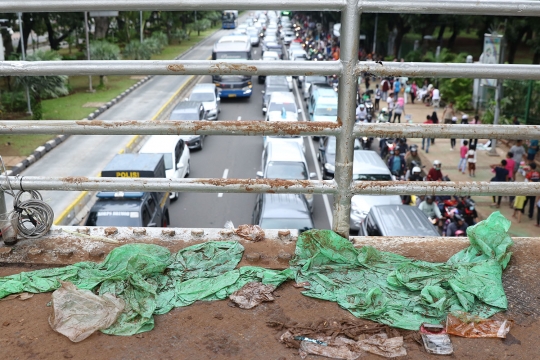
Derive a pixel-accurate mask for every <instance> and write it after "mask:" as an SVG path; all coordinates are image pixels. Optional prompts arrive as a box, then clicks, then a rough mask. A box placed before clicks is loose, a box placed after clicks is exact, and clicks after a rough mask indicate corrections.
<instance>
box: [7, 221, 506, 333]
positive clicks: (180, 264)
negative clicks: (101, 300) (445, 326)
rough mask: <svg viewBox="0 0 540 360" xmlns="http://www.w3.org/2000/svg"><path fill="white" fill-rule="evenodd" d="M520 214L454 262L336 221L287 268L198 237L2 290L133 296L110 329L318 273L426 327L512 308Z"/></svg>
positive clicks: (342, 296)
mask: <svg viewBox="0 0 540 360" xmlns="http://www.w3.org/2000/svg"><path fill="white" fill-rule="evenodd" d="M509 228H510V221H508V220H507V219H505V218H504V217H503V216H502V215H501V214H500V213H498V212H497V213H494V214H492V215H491V216H490V217H489V218H488V219H487V220H485V221H483V222H481V223H479V224H477V225H475V226H473V227H469V228H468V229H467V235H468V236H469V239H470V242H471V245H470V246H469V247H468V248H467V249H464V250H462V251H460V252H459V253H457V254H455V255H454V256H452V258H450V259H449V260H448V261H447V262H446V263H429V262H425V261H417V260H412V259H408V258H405V257H403V256H400V255H397V254H393V253H389V252H383V251H378V250H376V249H375V248H373V247H370V246H364V247H362V248H360V249H357V248H354V247H353V246H352V244H351V243H350V242H349V241H348V240H347V239H344V238H342V237H340V236H339V235H337V234H336V233H334V232H332V231H330V230H310V231H306V232H304V233H302V234H301V235H300V236H299V237H298V241H297V245H296V253H295V257H294V259H293V260H292V261H291V264H290V265H291V266H290V267H289V268H288V269H286V270H282V271H277V270H270V269H265V268H260V267H255V266H244V267H240V268H237V265H238V263H239V262H240V260H241V258H242V254H243V252H244V248H243V246H242V245H241V244H240V243H238V242H232V241H216V242H207V243H203V244H198V245H193V246H190V247H188V248H185V249H183V250H181V251H179V252H178V253H176V254H171V253H170V251H169V250H168V249H166V248H164V247H161V246H157V245H152V244H129V245H124V246H120V247H118V248H116V249H114V250H113V251H111V253H110V254H109V255H108V256H107V257H106V259H105V260H104V261H103V262H102V263H93V262H81V263H77V264H74V265H70V266H66V267H62V268H55V269H44V270H37V271H32V272H24V273H20V274H16V275H12V276H7V277H3V278H0V298H3V297H5V296H7V295H10V294H16V293H20V292H31V293H40V292H48V291H53V290H55V289H57V288H59V287H60V280H62V281H69V282H72V283H73V284H75V285H76V286H77V287H78V288H80V289H86V290H92V291H94V292H95V293H97V294H100V295H103V294H105V293H111V294H114V295H115V296H117V297H119V298H122V299H123V300H124V301H125V302H126V308H125V309H124V311H123V312H122V314H121V315H120V318H119V319H118V320H117V322H116V323H115V324H113V325H112V326H111V327H109V328H108V329H105V330H102V331H103V332H104V333H107V334H114V335H133V334H137V333H140V332H144V331H149V330H151V329H153V327H154V317H153V316H154V315H156V314H165V313H167V312H168V311H170V310H171V309H173V308H175V307H181V306H188V305H191V304H193V303H194V302H195V301H199V300H203V301H210V300H221V299H226V298H227V297H228V296H229V295H230V294H232V293H233V292H235V291H237V290H239V289H241V288H242V287H243V286H244V285H245V284H247V283H249V282H252V281H258V282H262V283H263V284H272V285H274V286H276V287H277V286H279V285H280V284H282V283H283V282H285V281H287V280H289V279H296V281H297V282H304V281H308V282H309V283H310V284H311V286H310V288H309V290H307V291H304V294H305V295H306V296H310V297H314V298H318V299H324V300H329V301H335V302H337V303H338V304H339V305H340V306H341V307H343V308H345V309H347V310H348V311H350V312H351V313H352V314H354V315H355V316H357V317H362V318H367V319H371V320H374V321H377V322H381V323H384V324H388V325H391V326H394V327H400V328H404V329H411V330H417V329H418V328H419V327H420V324H421V323H423V322H431V323H438V322H439V321H441V320H443V319H444V318H445V317H446V314H447V313H449V312H454V311H465V312H469V313H472V314H474V315H479V316H481V317H489V316H491V315H493V314H494V313H496V312H499V311H501V310H504V309H506V307H507V300H506V296H505V294H504V290H503V287H502V280H501V275H502V270H503V269H504V268H505V267H506V265H507V264H508V262H509V261H510V256H511V253H510V252H508V248H509V247H510V246H511V245H512V240H511V239H510V237H509V236H508V234H507V231H508V229H509Z"/></svg>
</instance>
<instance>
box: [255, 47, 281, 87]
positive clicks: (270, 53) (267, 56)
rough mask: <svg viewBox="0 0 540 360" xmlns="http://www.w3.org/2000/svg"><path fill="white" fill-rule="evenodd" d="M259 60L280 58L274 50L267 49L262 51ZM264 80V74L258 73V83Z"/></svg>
mask: <svg viewBox="0 0 540 360" xmlns="http://www.w3.org/2000/svg"><path fill="white" fill-rule="evenodd" d="M261 60H263V61H276V60H281V58H280V56H279V54H278V53H277V52H276V51H271V50H268V51H265V52H264V53H263V55H262V58H261ZM265 80H266V75H259V77H258V81H259V84H263V83H264V81H265Z"/></svg>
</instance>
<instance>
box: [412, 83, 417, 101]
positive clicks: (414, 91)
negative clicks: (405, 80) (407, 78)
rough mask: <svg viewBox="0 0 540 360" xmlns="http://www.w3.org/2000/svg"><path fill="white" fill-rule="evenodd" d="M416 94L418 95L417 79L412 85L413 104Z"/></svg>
mask: <svg viewBox="0 0 540 360" xmlns="http://www.w3.org/2000/svg"><path fill="white" fill-rule="evenodd" d="M416 95H418V86H417V85H416V81H413V82H412V85H411V104H414V100H415V99H416Z"/></svg>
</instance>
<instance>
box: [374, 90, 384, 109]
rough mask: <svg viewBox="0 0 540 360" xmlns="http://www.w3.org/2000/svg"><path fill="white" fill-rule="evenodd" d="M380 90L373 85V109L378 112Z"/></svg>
mask: <svg viewBox="0 0 540 360" xmlns="http://www.w3.org/2000/svg"><path fill="white" fill-rule="evenodd" d="M381 93H382V91H381V89H379V85H375V105H374V109H375V110H379V102H380V101H381Z"/></svg>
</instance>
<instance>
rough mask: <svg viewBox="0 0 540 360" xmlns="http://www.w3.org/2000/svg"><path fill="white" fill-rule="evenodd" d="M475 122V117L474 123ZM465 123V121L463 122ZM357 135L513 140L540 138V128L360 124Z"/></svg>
mask: <svg viewBox="0 0 540 360" xmlns="http://www.w3.org/2000/svg"><path fill="white" fill-rule="evenodd" d="M470 120H472V116H471V119H470ZM460 121H461V120H460ZM354 134H355V135H356V136H357V137H360V136H372V137H380V138H447V139H451V138H458V139H511V140H527V139H531V140H532V139H538V138H540V126H538V125H472V124H469V125H465V124H464V125H461V124H458V125H442V124H395V123H392V124H389V123H377V124H358V125H356V126H355V127H354Z"/></svg>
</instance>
